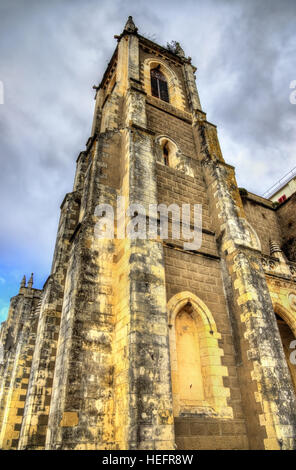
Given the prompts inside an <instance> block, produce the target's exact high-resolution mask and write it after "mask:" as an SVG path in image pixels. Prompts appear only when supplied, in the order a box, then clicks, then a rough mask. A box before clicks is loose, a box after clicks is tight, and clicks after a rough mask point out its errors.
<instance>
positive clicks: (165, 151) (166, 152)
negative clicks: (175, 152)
mask: <svg viewBox="0 0 296 470" xmlns="http://www.w3.org/2000/svg"><path fill="white" fill-rule="evenodd" d="M162 151H163V162H164V164H165V165H166V166H169V149H168V143H167V142H166V143H165V144H164V146H163V148H162Z"/></svg>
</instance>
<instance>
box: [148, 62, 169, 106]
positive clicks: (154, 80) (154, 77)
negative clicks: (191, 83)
mask: <svg viewBox="0 0 296 470" xmlns="http://www.w3.org/2000/svg"><path fill="white" fill-rule="evenodd" d="M150 76H151V92H152V96H156V98H159V99H161V100H163V101H166V102H167V103H169V92H168V84H167V81H166V78H165V76H164V75H163V74H162V73H161V72H160V70H159V69H152V70H151V72H150Z"/></svg>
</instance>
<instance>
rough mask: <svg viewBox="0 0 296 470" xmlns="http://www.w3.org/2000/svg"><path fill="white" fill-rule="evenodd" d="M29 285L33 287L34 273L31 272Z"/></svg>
mask: <svg viewBox="0 0 296 470" xmlns="http://www.w3.org/2000/svg"><path fill="white" fill-rule="evenodd" d="M28 287H30V288H32V287H33V273H32V274H31V277H30V279H29V282H28Z"/></svg>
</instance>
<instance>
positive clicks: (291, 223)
mask: <svg viewBox="0 0 296 470" xmlns="http://www.w3.org/2000/svg"><path fill="white" fill-rule="evenodd" d="M276 214H277V216H278V220H279V224H280V227H281V232H282V249H283V251H284V253H285V254H286V256H287V258H288V259H289V260H290V261H294V262H296V221H295V214H296V194H292V196H291V197H289V198H288V199H287V200H286V201H285V202H284V203H283V204H281V205H280V206H279V207H278V208H277V210H276Z"/></svg>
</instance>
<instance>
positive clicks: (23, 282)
mask: <svg viewBox="0 0 296 470" xmlns="http://www.w3.org/2000/svg"><path fill="white" fill-rule="evenodd" d="M22 287H26V276H24V277H23V279H22V281H21V285H20V288H21V289H22Z"/></svg>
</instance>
